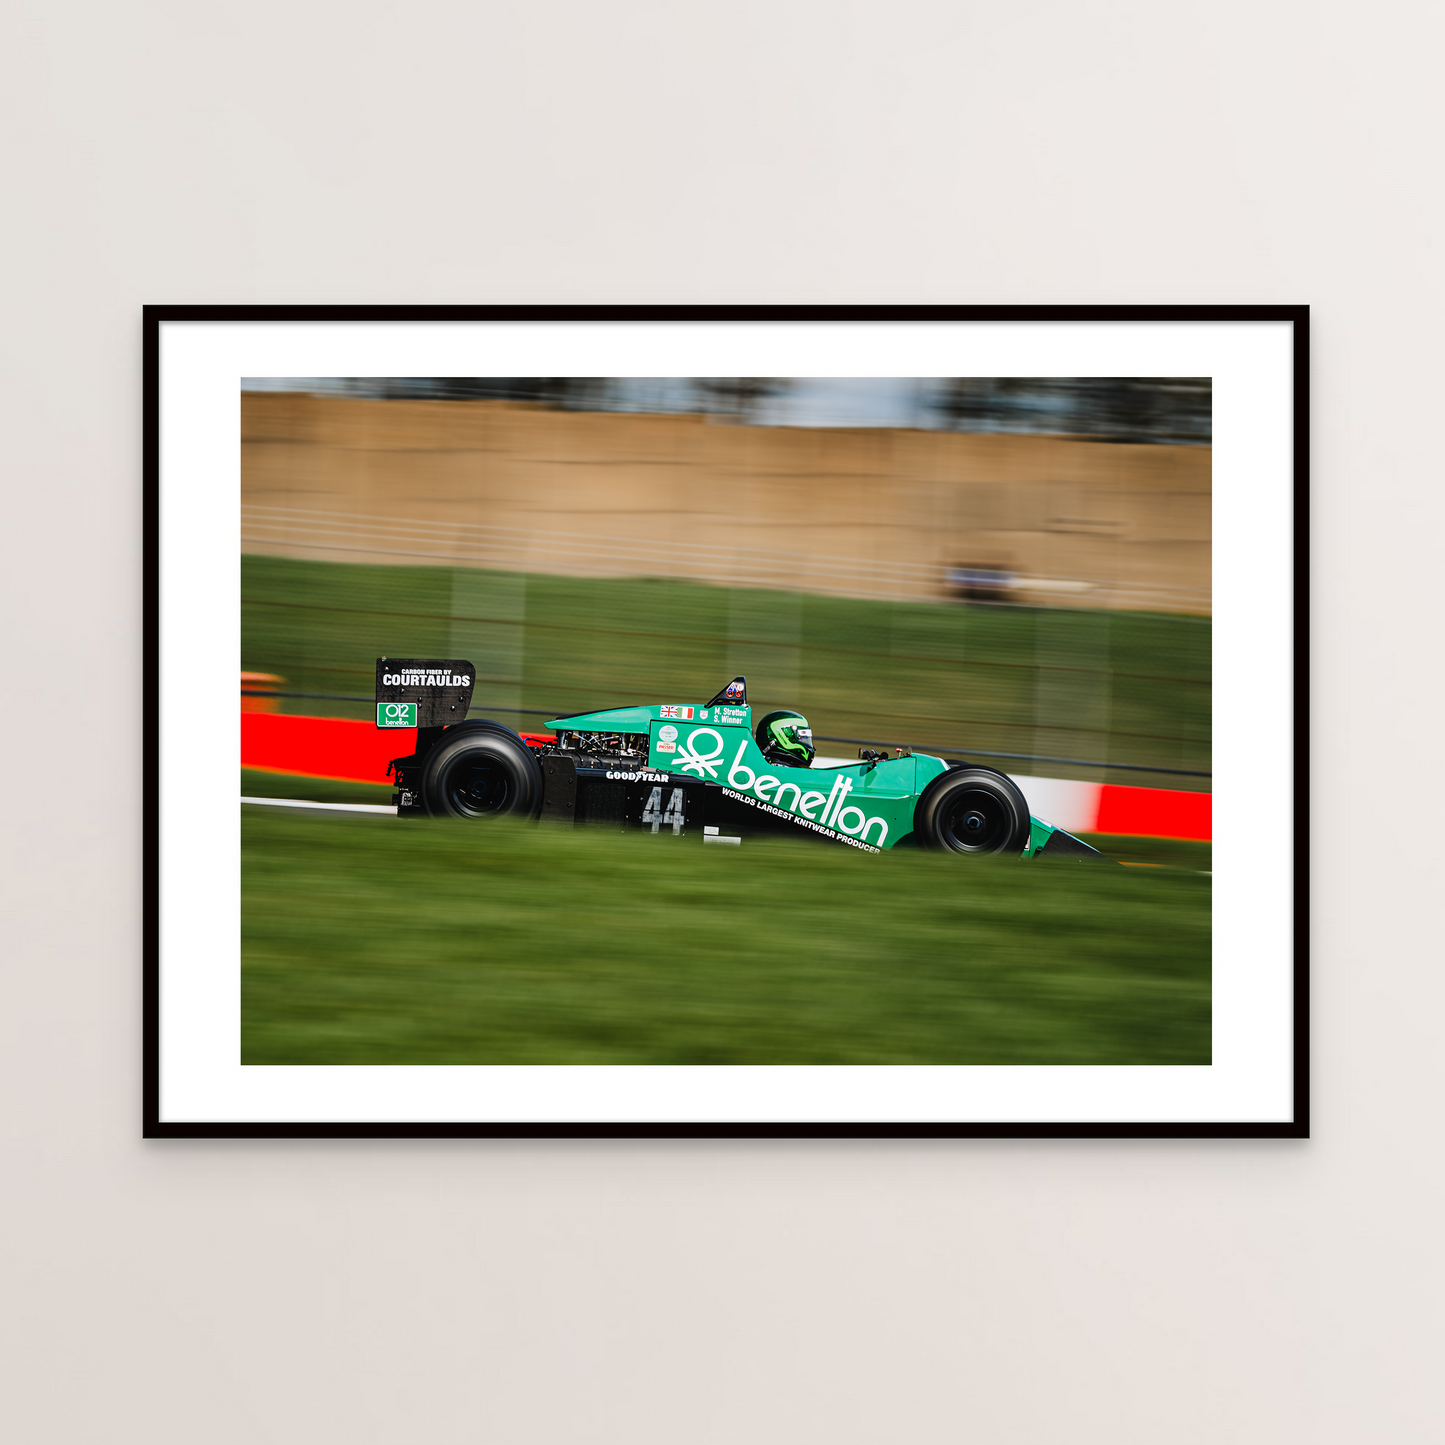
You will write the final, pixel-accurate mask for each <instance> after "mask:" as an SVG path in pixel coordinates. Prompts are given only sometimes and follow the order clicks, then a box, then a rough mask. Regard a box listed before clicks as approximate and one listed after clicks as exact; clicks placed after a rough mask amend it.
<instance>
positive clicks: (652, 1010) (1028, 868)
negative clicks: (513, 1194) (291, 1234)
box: [144, 306, 1309, 1137]
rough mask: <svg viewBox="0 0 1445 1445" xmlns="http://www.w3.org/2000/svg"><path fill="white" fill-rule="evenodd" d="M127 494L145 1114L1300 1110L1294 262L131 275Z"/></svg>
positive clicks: (1213, 1125)
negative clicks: (1163, 276) (486, 291)
mask: <svg viewBox="0 0 1445 1445" xmlns="http://www.w3.org/2000/svg"><path fill="white" fill-rule="evenodd" d="M145 498H146V549H147V550H146V573H145V605H146V706H147V714H148V715H147V728H146V737H147V754H146V759H145V766H146V787H147V792H146V798H147V805H146V816H145V863H146V870H145V880H146V899H145V905H146V912H145V917H146V954H145V999H144V1005H145V1007H144V1020H145V1081H144V1129H145V1133H146V1135H147V1136H148V1137H167V1136H226V1135H274V1136H280V1135H378V1136H380V1135H416V1136H424V1135H476V1136H496V1135H519V1136H546V1135H552V1136H568V1135H576V1136H584V1135H619V1136H629V1135H630V1136H640V1135H676V1136H708V1135H742V1136H768V1135H777V1136H809V1135H813V1136H878V1135H882V1136H887V1135H895V1136H906V1135H918V1136H929V1135H933V1136H970V1135H976V1136H990V1135H991V1136H1031V1135H1032V1136H1054V1135H1060V1136H1062V1135H1076V1136H1159V1137H1170V1136H1175V1137H1182V1136H1191V1135H1193V1136H1207V1135H1220V1136H1247V1135H1254V1136H1288V1137H1302V1136H1306V1135H1307V1134H1308V1128H1309V1107H1308V1100H1309V1089H1308V1082H1309V1075H1308V1065H1309V1053H1308V1031H1307V1021H1308V973H1307V959H1308V954H1307V943H1308V916H1307V908H1306V904H1307V883H1306V879H1307V876H1308V855H1307V777H1308V773H1307V767H1308V759H1307V751H1306V731H1305V719H1306V716H1307V710H1306V706H1305V699H1306V697H1307V689H1306V684H1307V679H1306V671H1305V669H1306V665H1307V656H1308V650H1307V645H1306V644H1307V595H1308V594H1307V580H1308V579H1307V566H1308V557H1307V550H1306V541H1305V539H1306V537H1307V509H1308V312H1307V309H1306V308H1303V307H1289V306H1281V307H1008V308H1001V307H832V308H821V307H800V308H782V307H760V308H707V307H696V308H676V307H666V308H664V307H633V308H617V307H557V308H551V307H530V308H517V307H490V308H486V307H480V308H479V307H453V308H435V307H433V308H384V307H383V308H336V307H279V308H276V307H273V308H259V307H257V308H228V307H164V306H161V307H150V308H147V310H146V313H145ZM238 780H239V791H238V792H236V793H233V792H232V791H231V789H232V788H233V787H235V786H236V785H237V782H238ZM1216 796H1217V797H1218V798H1219V806H1218V807H1217V808H1216V807H1215V806H1214V798H1215V797H1216Z"/></svg>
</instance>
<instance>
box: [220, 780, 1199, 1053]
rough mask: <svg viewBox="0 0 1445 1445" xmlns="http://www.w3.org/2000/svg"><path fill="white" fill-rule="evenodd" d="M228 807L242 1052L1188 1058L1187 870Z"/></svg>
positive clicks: (1192, 1007)
mask: <svg viewBox="0 0 1445 1445" xmlns="http://www.w3.org/2000/svg"><path fill="white" fill-rule="evenodd" d="M272 776H274V775H272ZM308 786H310V782H309V780H308ZM312 791H314V788H313V789H312ZM241 813H242V850H243V851H242V859H243V862H242V867H243V888H242V909H243V925H242V940H243V945H242V1059H243V1062H245V1063H248V1064H486V1063H495V1064H503V1063H506V1064H516V1063H551V1064H558V1063H573V1064H583V1063H587V1064H596V1063H618V1064H638V1063H656V1064H677V1063H695V1064H716V1063H737V1064H779V1063H793V1064H805V1063H806V1064H842V1063H879V1064H882V1063H930V1064H1160V1063H1172V1064H1207V1063H1208V1062H1209V1061H1210V880H1209V879H1207V878H1203V877H1200V876H1199V875H1198V874H1197V873H1195V872H1184V871H1174V870H1159V869H1145V868H1138V869H1133V868H1130V869H1124V868H1106V867H1101V866H1093V865H1079V864H1064V863H1058V864H1053V865H1050V864H1047V863H1039V864H1022V863H1019V862H1017V861H1014V860H960V859H957V858H952V857H940V856H936V855H930V854H920V853H917V852H911V851H910V852H908V853H898V854H884V855H882V856H881V857H880V856H869V855H861V854H857V853H854V852H852V851H851V850H844V849H830V848H826V847H820V846H818V845H816V844H814V845H809V844H808V843H792V842H784V841H779V842H776V843H771V842H767V843H765V842H749V843H748V844H745V845H744V846H743V847H741V848H737V849H733V848H706V849H704V848H702V847H700V846H696V845H693V846H689V844H687V843H679V842H677V841H676V840H673V839H654V838H651V837H648V836H646V835H618V834H611V833H606V834H603V833H588V832H581V831H579V832H570V831H563V830H560V829H555V830H554V829H549V828H547V827H532V826H526V825H516V826H512V825H508V824H498V825H494V826H491V827H486V828H478V827H475V826H467V825H465V824H461V825H456V826H453V825H450V824H445V823H439V822H437V823H416V824H406V823H398V822H395V821H393V820H391V819H389V818H383V817H379V816H378V817H370V816H365V815H362V816H335V817H333V816H319V815H316V814H302V815H296V814H283V813H282V812H281V810H272V809H265V808H259V807H243V808H242V810H241Z"/></svg>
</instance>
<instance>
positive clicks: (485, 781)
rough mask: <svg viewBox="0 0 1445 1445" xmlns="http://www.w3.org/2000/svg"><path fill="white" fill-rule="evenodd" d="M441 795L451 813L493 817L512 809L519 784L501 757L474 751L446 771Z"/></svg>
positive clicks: (466, 816) (464, 815) (467, 816)
mask: <svg viewBox="0 0 1445 1445" xmlns="http://www.w3.org/2000/svg"><path fill="white" fill-rule="evenodd" d="M441 794H442V797H443V799H444V800H445V802H446V805H447V810H448V811H449V812H452V813H459V814H461V816H462V817H464V818H490V817H495V816H496V815H497V814H499V813H506V812H509V811H510V810H511V808H512V805H513V802H514V801H515V799H516V797H517V783H516V779H515V778H514V777H513V775H512V770H511V769H510V768H508V767H507V766H506V765H505V764H504V763H503V762H502V761H501V760H500V759H498V758H494V757H490V756H488V755H487V754H485V753H482V754H477V753H472V754H469V755H466V756H463V757H460V758H458V759H457V760H456V761H455V762H454V763H452V765H451V766H450V767H449V768H448V769H447V770H446V775H445V777H444V778H443V779H442V787H441Z"/></svg>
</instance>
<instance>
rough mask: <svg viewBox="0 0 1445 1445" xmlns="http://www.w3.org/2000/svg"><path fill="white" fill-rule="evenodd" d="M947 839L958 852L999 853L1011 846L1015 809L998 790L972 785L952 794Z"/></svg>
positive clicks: (944, 820) (947, 813)
mask: <svg viewBox="0 0 1445 1445" xmlns="http://www.w3.org/2000/svg"><path fill="white" fill-rule="evenodd" d="M940 821H941V823H942V832H943V839H944V842H945V843H947V844H948V846H949V847H950V848H952V849H953V850H954V851H955V852H957V853H997V852H1000V851H1001V850H1002V849H1004V848H1006V847H1007V846H1008V838H1009V833H1010V832H1011V831H1012V829H1013V821H1014V819H1013V809H1012V808H1010V807H1009V806H1008V805H1007V804H1006V803H1005V802H1004V800H1003V799H1002V798H1000V797H999V796H998V794H997V793H992V792H985V791H984V790H983V789H981V788H980V789H974V788H970V789H969V790H968V791H966V792H962V793H959V794H958V795H957V796H956V797H953V798H950V799H949V801H948V806H947V809H946V811H945V812H944V815H943V818H942V819H941V820H940Z"/></svg>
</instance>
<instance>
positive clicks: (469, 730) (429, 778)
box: [421, 723, 542, 820]
mask: <svg viewBox="0 0 1445 1445" xmlns="http://www.w3.org/2000/svg"><path fill="white" fill-rule="evenodd" d="M421 795H422V802H423V803H424V804H425V805H426V810H427V812H428V813H430V814H431V816H432V817H433V818H476V819H483V820H485V819H488V818H504V817H510V816H519V817H523V818H531V817H535V816H536V815H537V812H538V811H539V810H540V808H541V806H542V770H541V768H540V767H539V766H538V765H537V760H536V759H535V758H534V757H533V756H532V753H531V750H530V749H529V748H528V747H527V745H526V743H524V742H523V741H522V740H521V738H519V737H518V736H517V735H516V733H514V732H513V731H512V730H511V729H510V728H504V727H502V726H501V725H500V724H499V723H462V724H460V725H458V726H456V727H450V728H448V729H447V730H446V731H445V732H444V733H443V734H442V738H441V741H440V742H439V743H438V744H437V745H436V746H435V747H434V748H433V749H432V750H431V752H430V753H428V754H427V759H426V762H425V764H424V765H423V768H422V785H421Z"/></svg>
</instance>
